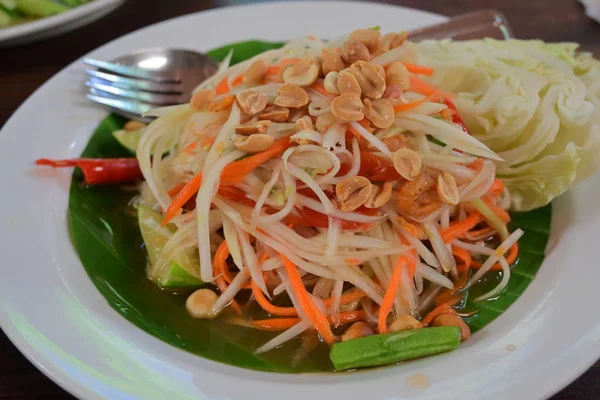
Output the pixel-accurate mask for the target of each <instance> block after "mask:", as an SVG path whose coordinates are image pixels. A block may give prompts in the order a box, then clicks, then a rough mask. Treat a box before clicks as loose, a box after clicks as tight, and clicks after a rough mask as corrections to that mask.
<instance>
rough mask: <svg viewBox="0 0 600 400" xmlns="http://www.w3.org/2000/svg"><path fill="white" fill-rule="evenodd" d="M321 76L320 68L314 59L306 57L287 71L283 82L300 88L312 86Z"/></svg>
mask: <svg viewBox="0 0 600 400" xmlns="http://www.w3.org/2000/svg"><path fill="white" fill-rule="evenodd" d="M318 76H319V67H318V66H317V64H316V62H315V59H314V58H313V57H306V58H303V59H302V60H300V61H299V62H297V63H294V64H292V66H291V67H290V68H288V69H286V70H285V72H284V73H283V81H284V82H285V83H293V84H295V85H298V86H310V85H312V84H313V83H314V82H315V80H317V77H318Z"/></svg>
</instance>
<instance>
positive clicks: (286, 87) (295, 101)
mask: <svg viewBox="0 0 600 400" xmlns="http://www.w3.org/2000/svg"><path fill="white" fill-rule="evenodd" d="M307 104H308V94H307V93H306V91H305V90H304V89H302V88H301V87H300V86H298V85H295V84H293V83H284V84H283V85H281V86H280V87H279V89H277V97H276V98H275V105H277V106H281V107H288V108H300V107H303V106H305V105H307Z"/></svg>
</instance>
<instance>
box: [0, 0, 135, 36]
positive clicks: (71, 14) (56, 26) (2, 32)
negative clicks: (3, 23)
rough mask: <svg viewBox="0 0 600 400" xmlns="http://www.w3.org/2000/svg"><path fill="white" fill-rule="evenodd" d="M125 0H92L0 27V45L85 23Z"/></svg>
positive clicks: (55, 32)
mask: <svg viewBox="0 0 600 400" xmlns="http://www.w3.org/2000/svg"><path fill="white" fill-rule="evenodd" d="M124 1H125V0H94V1H92V2H91V3H88V4H84V5H82V6H79V7H76V8H74V9H72V10H69V11H67V12H64V13H62V14H57V15H53V16H51V17H46V18H40V19H36V20H34V21H31V22H26V23H23V24H19V25H15V26H11V27H9V28H0V47H8V46H15V45H18V44H24V43H30V42H35V41H36V40H41V39H46V38H50V37H52V36H56V35H59V34H61V33H65V32H69V31H72V30H73V29H76V28H79V27H81V26H84V25H87V24H89V23H91V22H93V21H95V20H97V19H98V18H100V17H102V16H104V15H106V14H108V13H109V12H111V11H112V10H114V9H115V8H117V7H118V6H120V5H121V4H122V3H123V2H124Z"/></svg>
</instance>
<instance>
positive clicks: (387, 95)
mask: <svg viewBox="0 0 600 400" xmlns="http://www.w3.org/2000/svg"><path fill="white" fill-rule="evenodd" d="M402 93H404V90H402V86H400V85H389V84H386V88H385V92H383V96H382V97H383V98H384V99H388V100H392V101H395V102H397V101H398V100H400V99H401V98H402Z"/></svg>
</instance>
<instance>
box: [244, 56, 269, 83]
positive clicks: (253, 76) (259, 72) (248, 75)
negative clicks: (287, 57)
mask: <svg viewBox="0 0 600 400" xmlns="http://www.w3.org/2000/svg"><path fill="white" fill-rule="evenodd" d="M266 76H267V63H266V62H264V61H263V60H256V61H254V63H252V65H251V66H250V67H249V68H248V69H247V70H246V72H244V75H243V78H242V81H243V82H244V83H245V84H248V85H258V84H260V83H262V82H263V80H264V79H265V77H266Z"/></svg>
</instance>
